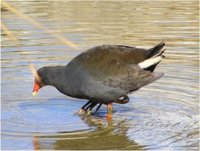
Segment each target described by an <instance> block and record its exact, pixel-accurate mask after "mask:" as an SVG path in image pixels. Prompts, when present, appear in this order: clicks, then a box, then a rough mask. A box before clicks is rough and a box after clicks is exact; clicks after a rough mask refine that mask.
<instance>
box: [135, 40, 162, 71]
mask: <svg viewBox="0 0 200 151" xmlns="http://www.w3.org/2000/svg"><path fill="white" fill-rule="evenodd" d="M164 51H165V42H161V43H159V44H158V45H156V46H155V47H153V48H151V49H149V50H147V54H146V56H147V57H146V59H145V60H144V61H142V62H140V63H139V64H138V65H139V66H140V68H142V69H145V70H147V71H151V72H153V71H154V69H155V68H156V66H157V64H158V63H159V62H160V61H161V60H162V59H163V58H164V57H165V56H164V55H163V53H164Z"/></svg>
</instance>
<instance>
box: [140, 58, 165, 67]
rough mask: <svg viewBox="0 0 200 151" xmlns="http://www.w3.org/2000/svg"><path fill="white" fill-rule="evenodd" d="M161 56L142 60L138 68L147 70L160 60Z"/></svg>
mask: <svg viewBox="0 0 200 151" xmlns="http://www.w3.org/2000/svg"><path fill="white" fill-rule="evenodd" d="M162 58H163V57H162V56H158V57H154V58H149V59H146V60H144V61H143V62H140V63H139V64H138V65H139V67H140V68H142V69H145V68H148V67H150V66H152V65H154V64H156V63H158V62H160V61H161V60H162Z"/></svg>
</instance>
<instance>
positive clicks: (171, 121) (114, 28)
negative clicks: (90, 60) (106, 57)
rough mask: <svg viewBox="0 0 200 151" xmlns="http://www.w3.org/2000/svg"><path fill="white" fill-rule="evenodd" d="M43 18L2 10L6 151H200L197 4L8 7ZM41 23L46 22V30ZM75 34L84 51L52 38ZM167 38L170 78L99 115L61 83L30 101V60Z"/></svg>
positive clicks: (64, 59)
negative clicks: (85, 111)
mask: <svg viewBox="0 0 200 151" xmlns="http://www.w3.org/2000/svg"><path fill="white" fill-rule="evenodd" d="M7 2H9V3H8V4H11V5H12V6H14V7H16V8H17V10H18V11H20V12H22V13H23V14H25V15H27V16H28V17H30V18H31V19H34V20H35V21H36V22H37V23H39V24H40V25H43V26H44V27H45V28H44V29H41V28H38V26H37V25H36V26H35V25H34V24H33V23H32V22H29V21H28V20H27V19H26V18H25V17H24V16H19V14H15V13H13V12H11V11H8V10H6V9H5V8H3V9H2V23H3V24H4V25H5V26H6V27H7V28H8V29H9V31H10V32H11V35H10V34H9V33H7V32H6V31H5V30H4V31H2V35H1V37H2V49H1V72H2V77H1V80H2V81H1V82H2V83H1V88H2V90H1V95H2V97H1V98H2V102H1V105H2V107H1V130H2V134H1V135H2V137H1V143H2V149H24V150H27V149H60V150H61V149H131V150H133V149H142V150H154V149H155V150H162V149H165V150H166V149H168V150H198V143H199V142H198V139H199V132H198V128H199V127H198V122H199V105H198V84H199V77H198V75H199V74H198V64H199V62H198V57H199V56H198V49H199V48H198V1H191V0H190V1H189V0H188V1H165V2H164V1H163V2H161V1H160V2H159V1H153V2H150V1H125V2H122V1H121V2H120V1H118V2H114V1H110V2H109V1H107V2H106V1H104V2H92V1H91V2H87V1H85V2H84V1H82V2H79V1H76V2H73V1H46V0H45V1H7ZM40 25H39V26H40ZM52 34H53V35H55V34H56V35H60V36H63V37H66V38H67V39H68V40H70V41H72V42H73V43H75V44H76V45H77V47H78V49H74V48H72V47H70V46H67V45H66V44H64V43H63V42H62V41H61V40H59V39H58V38H55V37H54V36H53V35H52ZM162 40H164V41H166V45H167V50H166V52H165V55H166V58H165V59H164V61H163V62H162V63H160V65H159V66H158V67H157V69H156V71H159V72H164V73H165V76H164V77H163V78H161V79H160V80H158V81H156V82H155V83H152V84H150V85H148V86H146V87H144V88H142V89H140V90H139V91H137V92H135V93H133V94H132V95H130V98H131V101H130V102H129V103H128V104H124V105H114V113H113V119H112V121H109V122H108V121H107V120H106V118H105V115H106V107H105V106H103V107H102V108H101V109H100V111H99V112H98V113H97V114H95V115H93V116H82V117H81V116H78V115H75V114H74V113H75V112H76V111H78V110H79V108H80V107H81V106H82V105H83V104H84V103H85V102H86V100H77V99H73V98H69V97H67V96H64V95H62V94H61V93H59V92H58V91H57V90H56V89H55V88H53V87H45V88H43V89H41V91H40V93H39V95H38V96H36V97H33V96H31V92H32V88H33V76H32V74H31V72H30V70H29V64H34V65H35V66H36V67H37V68H39V67H42V66H45V65H65V64H67V63H68V62H69V61H70V60H71V59H72V58H73V57H75V56H76V55H77V54H79V53H80V52H82V51H84V50H86V49H87V48H90V47H93V46H96V45H101V44H124V45H131V46H138V47H144V48H150V47H152V46H153V45H155V44H157V43H159V42H160V41H162Z"/></svg>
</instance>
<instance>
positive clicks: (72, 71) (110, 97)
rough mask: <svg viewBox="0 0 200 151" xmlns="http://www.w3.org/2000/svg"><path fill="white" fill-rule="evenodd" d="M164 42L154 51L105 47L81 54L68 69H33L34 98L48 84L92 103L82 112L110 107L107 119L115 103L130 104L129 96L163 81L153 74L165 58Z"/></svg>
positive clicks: (68, 65) (81, 111) (122, 46)
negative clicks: (146, 86) (158, 81)
mask: <svg viewBox="0 0 200 151" xmlns="http://www.w3.org/2000/svg"><path fill="white" fill-rule="evenodd" d="M164 46H165V43H164V42H161V43H159V44H158V45H156V46H155V47H153V48H151V49H148V50H146V49H142V48H136V47H130V46H124V45H102V46H97V47H94V48H91V49H89V50H87V51H85V52H82V53H81V54H79V55H78V56H76V57H75V58H74V59H72V60H71V61H70V62H69V63H68V64H67V65H66V66H46V67H42V68H40V69H39V70H38V71H36V70H34V76H35V83H34V88H33V95H34V94H36V93H37V92H38V90H39V89H40V88H42V87H44V86H46V85H51V86H54V87H56V88H57V89H58V90H59V91H60V92H61V93H64V94H66V95H68V96H70V97H74V98H79V99H87V100H89V101H88V102H87V103H86V104H85V105H84V106H82V108H81V110H80V111H79V113H83V112H87V113H90V112H91V110H92V109H93V108H94V107H95V106H96V105H97V104H99V105H98V107H97V108H96V111H97V110H98V109H99V108H100V107H101V105H102V104H106V105H107V109H108V114H107V115H108V116H111V114H112V103H114V102H115V103H121V104H123V103H128V102H129V97H128V96H127V95H128V94H129V93H131V92H133V91H136V90H138V89H139V88H141V87H142V86H145V85H147V84H149V83H152V82H153V81H155V80H157V79H159V78H161V77H162V76H163V73H156V72H153V71H154V69H155V68H156V66H157V64H158V63H159V62H160V61H161V60H162V59H163V58H164V55H163V52H164V51H165V48H164Z"/></svg>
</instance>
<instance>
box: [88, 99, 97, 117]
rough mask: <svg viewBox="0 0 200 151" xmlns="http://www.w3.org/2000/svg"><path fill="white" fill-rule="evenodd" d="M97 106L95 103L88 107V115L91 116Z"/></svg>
mask: <svg viewBox="0 0 200 151" xmlns="http://www.w3.org/2000/svg"><path fill="white" fill-rule="evenodd" d="M96 105H97V103H96V102H93V103H92V104H91V105H90V106H89V107H88V109H87V110H86V111H87V114H88V115H90V114H91V111H92V109H93V108H94V107H95V106H96Z"/></svg>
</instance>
